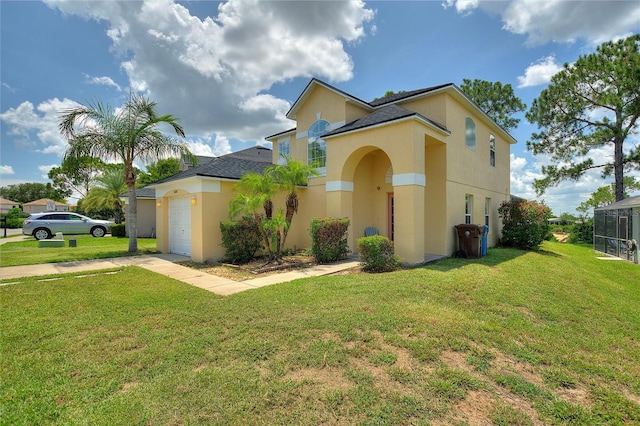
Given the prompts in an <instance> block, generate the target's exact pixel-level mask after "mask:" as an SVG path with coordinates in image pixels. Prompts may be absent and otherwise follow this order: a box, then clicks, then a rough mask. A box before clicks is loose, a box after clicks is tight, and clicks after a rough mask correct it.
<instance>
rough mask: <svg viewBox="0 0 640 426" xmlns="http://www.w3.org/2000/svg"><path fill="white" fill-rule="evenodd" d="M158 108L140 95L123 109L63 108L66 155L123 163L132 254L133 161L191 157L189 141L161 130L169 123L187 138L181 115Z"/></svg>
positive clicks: (134, 235)
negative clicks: (175, 137)
mask: <svg viewBox="0 0 640 426" xmlns="http://www.w3.org/2000/svg"><path fill="white" fill-rule="evenodd" d="M156 106H157V105H156V103H155V102H152V101H150V100H149V99H147V98H145V97H144V96H136V95H132V96H131V97H130V99H129V101H128V102H127V103H126V104H125V105H124V106H123V107H122V108H120V109H118V110H116V109H114V108H112V107H111V106H109V105H106V104H102V103H100V102H96V103H95V104H90V105H89V106H80V107H77V108H73V109H69V110H66V111H63V115H62V119H61V121H60V125H59V127H60V132H61V133H62V135H63V136H64V137H65V138H67V140H68V141H69V149H68V150H67V152H66V153H65V158H66V157H76V158H81V157H82V156H86V155H89V156H92V157H97V158H100V159H102V160H104V161H108V160H110V159H115V160H116V161H119V162H122V163H124V180H125V183H126V184H127V189H128V193H129V194H128V196H129V203H128V204H127V206H128V214H127V227H128V228H129V252H136V251H138V219H137V215H138V203H137V199H136V179H137V174H136V171H135V168H134V166H133V163H134V161H142V162H148V161H157V160H158V159H159V158H164V157H166V156H172V155H177V156H185V157H192V154H191V152H190V151H189V148H188V147H187V145H186V144H184V143H181V142H179V141H178V140H176V139H174V138H172V137H170V136H167V135H165V134H164V133H163V132H161V131H160V129H159V127H158V126H159V125H160V124H161V123H165V124H168V125H169V126H170V127H171V128H172V129H173V130H174V131H175V133H176V134H177V135H178V136H180V137H184V136H185V134H184V129H183V128H182V126H181V125H180V124H178V119H177V118H176V117H174V116H173V115H169V114H167V115H158V114H157V112H156Z"/></svg>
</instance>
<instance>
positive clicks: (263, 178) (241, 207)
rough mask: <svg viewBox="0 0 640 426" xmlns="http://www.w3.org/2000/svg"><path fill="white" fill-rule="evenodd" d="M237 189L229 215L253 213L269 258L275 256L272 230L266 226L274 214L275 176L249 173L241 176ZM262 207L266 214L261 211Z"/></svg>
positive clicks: (231, 202) (230, 205)
mask: <svg viewBox="0 0 640 426" xmlns="http://www.w3.org/2000/svg"><path fill="white" fill-rule="evenodd" d="M235 190H236V191H238V195H236V196H235V197H233V198H232V199H231V201H230V203H229V216H230V217H231V218H232V219H233V218H235V217H237V216H239V215H246V214H248V215H251V216H252V217H253V220H254V221H255V222H256V224H257V225H258V228H259V229H260V233H261V234H262V239H263V243H264V245H265V247H266V248H267V250H268V252H269V259H270V260H271V259H273V258H275V257H276V256H275V253H274V252H273V251H272V250H271V249H272V245H271V230H270V229H269V228H268V227H267V226H264V224H265V223H268V222H269V221H270V220H271V218H272V216H273V201H271V197H273V195H274V194H275V191H276V184H275V182H274V181H273V178H272V177H271V176H269V175H266V174H264V175H261V174H258V173H253V172H252V173H247V174H245V175H243V176H242V177H241V178H240V181H239V182H238V183H237V184H236V186H235ZM261 207H262V209H263V210H264V214H262V213H260V208H261Z"/></svg>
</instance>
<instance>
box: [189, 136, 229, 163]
mask: <svg viewBox="0 0 640 426" xmlns="http://www.w3.org/2000/svg"><path fill="white" fill-rule="evenodd" d="M187 145H188V146H189V150H190V151H191V152H192V153H193V154H195V155H204V156H207V157H218V156H220V155H225V154H230V153H231V152H232V150H231V144H230V143H229V139H228V138H227V137H226V136H224V135H221V134H217V135H215V137H213V136H209V137H207V138H205V139H196V140H189V141H187Z"/></svg>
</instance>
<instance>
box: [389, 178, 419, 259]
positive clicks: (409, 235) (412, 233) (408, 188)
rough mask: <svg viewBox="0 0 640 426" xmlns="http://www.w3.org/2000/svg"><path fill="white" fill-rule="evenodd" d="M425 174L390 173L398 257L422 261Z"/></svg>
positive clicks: (395, 243) (395, 242)
mask: <svg viewBox="0 0 640 426" xmlns="http://www.w3.org/2000/svg"><path fill="white" fill-rule="evenodd" d="M424 188H425V184H424V175H422V174H417V173H407V174H403V175H394V176H393V193H394V226H395V232H394V246H395V252H396V254H397V255H398V256H399V257H400V260H401V261H402V262H405V263H409V264H416V263H422V262H424V253H425V252H424Z"/></svg>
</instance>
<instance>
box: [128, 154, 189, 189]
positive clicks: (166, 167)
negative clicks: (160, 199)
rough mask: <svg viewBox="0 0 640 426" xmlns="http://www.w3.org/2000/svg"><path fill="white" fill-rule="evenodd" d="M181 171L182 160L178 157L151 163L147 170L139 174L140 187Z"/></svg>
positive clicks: (138, 183)
mask: <svg viewBox="0 0 640 426" xmlns="http://www.w3.org/2000/svg"><path fill="white" fill-rule="evenodd" d="M179 172H180V160H178V159H177V158H165V159H160V160H158V161H156V162H155V163H151V164H149V165H148V166H147V171H146V172H141V173H140V174H139V175H138V182H137V186H138V188H142V187H143V186H147V185H149V184H150V183H152V182H156V181H159V180H160V179H164V178H167V177H169V176H173V175H175V174H177V173H179Z"/></svg>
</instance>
